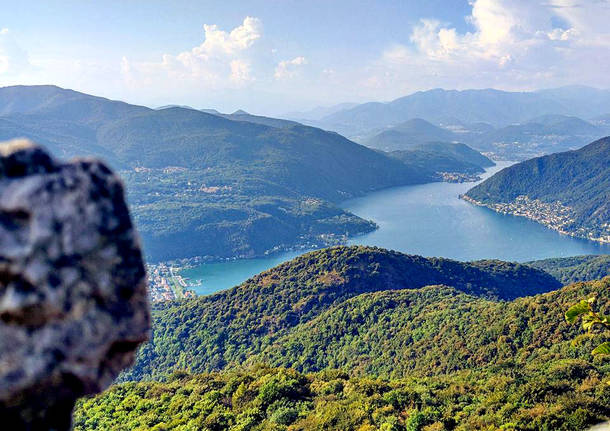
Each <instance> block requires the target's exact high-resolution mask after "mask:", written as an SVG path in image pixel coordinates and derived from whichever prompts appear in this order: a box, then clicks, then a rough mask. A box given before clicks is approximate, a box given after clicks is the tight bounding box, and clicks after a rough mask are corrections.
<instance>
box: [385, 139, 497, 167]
mask: <svg viewBox="0 0 610 431" xmlns="http://www.w3.org/2000/svg"><path fill="white" fill-rule="evenodd" d="M388 154H389V155H390V156H392V157H395V158H397V159H399V160H401V161H402V162H403V163H406V164H407V165H409V166H416V167H419V168H421V169H429V168H430V166H434V169H435V170H436V172H437V173H444V172H447V173H449V172H450V173H461V174H480V173H483V172H484V171H485V168H487V167H490V166H494V165H495V163H494V162H492V161H491V160H489V159H488V158H487V157H485V156H484V155H482V154H481V153H479V152H478V151H475V150H473V149H472V148H470V147H469V146H468V145H464V144H454V143H448V142H428V143H426V144H422V145H416V146H413V147H412V148H411V149H409V150H402V151H392V152H390V153H388Z"/></svg>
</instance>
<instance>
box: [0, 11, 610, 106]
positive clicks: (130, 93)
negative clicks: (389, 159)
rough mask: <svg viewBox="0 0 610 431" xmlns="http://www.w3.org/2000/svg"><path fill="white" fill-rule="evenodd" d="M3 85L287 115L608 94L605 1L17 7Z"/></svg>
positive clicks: (609, 35)
mask: <svg viewBox="0 0 610 431" xmlns="http://www.w3.org/2000/svg"><path fill="white" fill-rule="evenodd" d="M0 6H1V11H2V12H1V13H0V86H4V85H14V84H42V83H51V84H57V85H60V86H62V87H69V88H74V89H77V90H80V91H85V92H89V93H93V94H98V95H103V96H106V97H111V98H116V99H122V100H126V101H129V102H133V103H142V104H146V105H150V106H157V105H164V104H170V103H176V104H188V105H192V106H195V107H198V108H201V107H213V108H217V109H220V110H223V111H232V110H234V109H237V108H243V109H246V110H249V111H253V112H258V113H272V114H274V113H281V112H286V111H293V110H299V109H307V108H310V107H314V106H317V105H332V104H334V103H340V102H348V101H349V102H363V101H368V100H391V99H393V98H396V97H400V96H402V95H405V94H408V93H410V92H413V91H417V90H425V89H429V88H435V87H444V88H458V89H463V88H483V87H495V88H502V89H508V90H530V89H535V88H548V87H553V86H560V85H567V84H587V85H593V86H597V87H603V88H606V87H610V70H609V69H610V68H609V66H610V60H609V58H610V30H608V29H607V27H608V25H607V22H608V21H609V19H610V5H609V3H608V1H606V0H544V1H540V2H537V1H534V0H472V1H470V2H469V1H466V0H443V1H440V0H427V1H407V0H403V1H390V0H387V1H382V0H379V1H339V0H326V1H317V0H310V1H291V0H266V1H252V0H250V1H222V2H221V1H214V2H212V1H187V0H182V1H165V2H161V1H150V0H149V1H140V0H129V1H108V0H106V1H103V2H101V1H100V2H97V1H82V0H81V1H50V0H47V1H21V2H14V1H7V0H0Z"/></svg>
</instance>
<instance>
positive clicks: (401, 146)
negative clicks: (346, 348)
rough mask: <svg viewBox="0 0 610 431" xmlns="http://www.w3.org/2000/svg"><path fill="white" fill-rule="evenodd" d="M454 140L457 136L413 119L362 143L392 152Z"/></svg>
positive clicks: (418, 119)
mask: <svg viewBox="0 0 610 431" xmlns="http://www.w3.org/2000/svg"><path fill="white" fill-rule="evenodd" d="M456 139H457V136H456V135H455V134H454V133H453V132H451V131H449V130H446V129H443V128H440V127H437V126H435V125H433V124H431V123H429V122H428V121H426V120H422V119H421V118H414V119H412V120H409V121H406V122H404V123H401V124H398V125H396V126H394V127H392V128H390V129H388V130H384V131H382V132H380V133H378V134H376V135H374V136H371V137H370V138H367V139H364V140H363V141H362V143H363V144H364V145H366V146H367V147H370V148H377V149H380V150H384V151H394V150H406V149H409V148H412V147H413V146H416V145H422V144H425V143H428V142H435V141H441V142H452V141H455V140H456Z"/></svg>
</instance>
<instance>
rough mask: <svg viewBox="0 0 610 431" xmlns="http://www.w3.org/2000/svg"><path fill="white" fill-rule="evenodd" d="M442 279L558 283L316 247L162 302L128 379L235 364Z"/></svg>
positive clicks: (491, 268)
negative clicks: (346, 310)
mask: <svg viewBox="0 0 610 431" xmlns="http://www.w3.org/2000/svg"><path fill="white" fill-rule="evenodd" d="M431 284H445V285H449V286H452V287H454V288H455V289H457V290H459V291H461V292H466V293H468V294H471V295H477V296H482V297H486V298H501V299H512V298H516V297H519V296H524V295H531V294H535V293H540V292H546V291H549V290H553V289H556V288H558V287H559V286H560V283H559V282H558V281H557V280H555V279H554V278H552V277H551V276H550V275H548V274H546V273H544V272H543V271H540V270H536V269H534V268H531V267H527V266H524V265H519V264H513V263H507V262H500V261H479V262H471V263H461V262H456V261H452V260H448V259H434V258H430V259H426V258H423V257H419V256H409V255H405V254H402V253H397V252H391V251H387V250H383V249H377V248H368V247H335V248H329V249H324V250H320V251H317V252H312V253H308V254H305V255H303V256H300V257H298V258H296V259H294V260H293V261H290V262H287V263H284V264H282V265H280V266H278V267H276V268H273V269H271V270H269V271H266V272H263V273H261V274H259V275H257V276H255V277H253V278H252V279H250V280H248V281H247V282H245V283H244V284H242V285H241V286H238V287H235V288H233V289H229V290H227V291H224V292H220V293H218V294H215V295H212V296H206V297H199V298H197V299H195V300H192V301H187V302H183V303H170V304H164V305H160V306H159V307H158V308H157V310H156V311H155V315H156V319H155V325H154V328H153V335H152V339H151V341H150V342H149V343H148V344H146V346H144V347H143V348H142V349H141V350H140V353H139V355H138V360H137V363H136V365H135V367H134V368H133V369H132V370H131V371H130V372H129V373H128V374H127V376H126V377H127V378H143V377H149V376H158V375H162V374H163V373H165V372H168V371H170V370H172V369H177V368H182V367H188V368H189V369H192V370H194V371H206V370H217V369H223V368H227V367H234V366H235V365H236V364H239V363H241V362H243V361H244V360H246V359H247V358H248V357H250V356H252V355H255V354H257V353H260V352H261V351H262V350H263V349H264V348H265V347H268V346H270V345H271V343H272V342H273V341H274V340H277V339H278V338H279V337H281V336H282V335H285V334H287V333H289V332H290V331H292V330H293V329H294V328H296V327H297V326H298V325H300V324H306V323H307V322H309V321H312V320H313V319H315V318H316V317H318V316H320V315H321V314H322V313H324V312H325V311H327V310H329V309H330V308H332V307H333V306H335V305H339V304H341V303H343V302H344V301H346V300H348V299H349V298H353V297H355V296H358V295H361V294H364V293H371V292H379V291H387V290H395V289H416V288H420V287H423V286H426V285H431Z"/></svg>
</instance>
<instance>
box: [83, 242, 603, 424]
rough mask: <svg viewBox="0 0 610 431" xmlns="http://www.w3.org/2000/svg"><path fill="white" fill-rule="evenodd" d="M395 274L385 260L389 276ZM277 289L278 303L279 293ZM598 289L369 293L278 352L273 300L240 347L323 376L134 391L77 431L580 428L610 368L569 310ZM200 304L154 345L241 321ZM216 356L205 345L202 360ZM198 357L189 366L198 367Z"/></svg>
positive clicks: (103, 402)
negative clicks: (510, 295) (502, 294)
mask: <svg viewBox="0 0 610 431" xmlns="http://www.w3.org/2000/svg"><path fill="white" fill-rule="evenodd" d="M363 252H364V250H360V251H358V252H357V253H363ZM390 254H391V253H390ZM311 256H312V255H310V257H311ZM407 257H408V256H407ZM408 258H411V257H408ZM320 260H321V261H323V259H320ZM300 263H301V264H302V265H304V264H305V263H306V262H305V261H302V262H300ZM437 263H439V262H437ZM293 264H294V263H293ZM280 268H281V267H280ZM305 268H306V267H305V266H303V267H302V269H303V270H304V271H306V269H305ZM278 269H279V268H278ZM385 269H386V268H385V266H383V265H382V267H380V268H379V271H380V274H383V273H384V271H385ZM272 273H273V272H272V271H270V272H267V273H264V274H263V275H262V277H269V276H270V275H271V274H272ZM453 275H454V276H455V275H457V274H456V273H455V272H454V273H453ZM394 276H395V274H391V275H389V274H388V278H389V279H391V278H393V277H394ZM293 278H294V279H295V280H296V279H298V276H296V275H295V276H293ZM517 279H518V278H515V280H517ZM242 289H244V286H242ZM240 293H242V295H243V294H244V293H245V292H240ZM253 293H254V292H253ZM256 293H261V292H256ZM266 293H267V294H268V295H272V294H273V295H278V294H280V292H277V291H273V288H272V287H269V291H268V292H266ZM591 294H597V295H598V296H600V297H606V298H607V297H608V295H609V294H610V278H606V279H605V280H603V281H596V282H588V283H577V284H573V285H570V286H567V287H564V288H561V289H560V290H557V291H554V292H550V293H544V294H540V295H536V296H532V297H526V298H518V299H515V300H513V301H511V302H503V301H501V302H496V301H490V300H488V299H485V298H481V297H476V296H473V295H469V294H466V293H464V292H462V291H459V290H456V289H453V288H449V287H443V286H427V287H422V288H418V289H403V290H384V291H377V292H368V293H362V294H360V295H358V296H355V297H352V298H351V299H347V300H345V301H343V302H340V303H335V305H332V306H330V307H327V309H326V310H325V311H324V312H322V313H320V314H319V315H318V316H317V317H315V318H314V319H312V320H310V321H309V322H304V323H301V324H299V325H297V326H295V327H294V329H293V330H291V331H290V332H289V333H287V334H286V335H285V336H284V337H281V338H277V339H276V341H275V342H273V343H269V340H268V339H269V338H270V336H269V334H268V333H267V332H266V331H265V329H264V328H265V327H267V326H273V325H274V323H276V322H277V320H276V316H277V315H276V314H274V313H273V308H274V307H273V304H268V306H264V305H263V306H261V308H264V309H266V311H267V313H268V314H267V316H268V318H267V319H266V320H265V321H264V322H260V324H259V325H256V324H255V323H254V322H253V321H251V322H250V324H248V323H247V322H246V321H244V320H243V319H242V318H241V316H237V317H238V318H239V319H240V322H241V323H242V324H245V326H244V329H247V330H252V331H254V332H255V333H256V338H251V339H245V338H244V339H242V343H248V346H250V347H251V348H252V350H257V349H260V348H261V347H264V346H265V345H267V348H266V349H265V351H264V354H263V355H258V356H255V357H253V358H251V359H252V361H251V362H254V361H259V360H267V361H272V362H275V363H285V364H289V366H290V367H294V368H297V369H309V370H313V369H320V370H323V371H319V372H317V373H314V374H302V373H300V372H299V371H295V370H294V369H286V368H268V367H266V366H260V365H258V366H246V367H245V368H244V367H238V368H237V369H235V370H230V371H228V372H227V371H225V372H222V373H213V374H200V375H189V374H188V373H186V372H183V371H180V372H176V373H175V374H173V375H172V376H170V377H169V378H168V379H167V380H166V381H165V382H163V383H159V382H130V383H123V384H119V385H115V386H113V387H112V388H110V390H108V391H107V392H105V393H104V394H101V395H99V396H97V397H94V398H90V399H85V400H81V402H79V405H78V406H77V409H76V412H75V419H74V427H75V430H77V431H85V430H94V429H95V430H111V429H125V430H132V429H133V430H135V429H155V430H164V429H168V430H169V429H185V430H187V429H206V430H227V431H229V430H234V431H237V430H303V431H305V430H308V431H309V430H319V431H322V430H324V431H326V430H331V431H333V430H336V431H339V430H340V431H368V430H371V431H372V430H377V429H380V430H395V431H409V430H422V431H432V430H437V431H442V430H460V431H467V430H468V431H470V430H496V429H497V430H500V429H501V430H532V431H534V430H548V431H550V430H555V431H557V430H566V431H568V430H569V431H580V430H583V429H586V428H587V427H588V426H590V425H593V424H596V423H598V422H601V421H604V420H607V419H608V418H609V417H610V407H609V406H610V385H609V384H608V383H610V377H609V376H610V375H609V372H610V363H609V362H608V361H604V360H603V359H601V360H597V359H596V360H594V359H592V358H591V355H590V351H591V349H592V346H593V345H595V343H597V342H599V341H600V339H603V338H602V337H601V336H596V337H594V338H593V339H591V338H586V337H580V338H576V339H577V343H576V344H574V343H572V341H571V340H572V339H573V338H574V337H577V335H578V334H579V333H580V328H579V327H578V326H577V325H568V324H567V323H566V322H565V319H564V318H563V313H564V312H565V310H566V309H567V307H568V306H569V305H571V304H574V303H575V302H577V301H578V300H579V299H581V298H583V297H587V296H589V295H591ZM290 297H291V295H290V294H288V295H286V296H285V298H286V299H288V298H290ZM259 301H261V302H262V303H265V302H266V301H264V300H261V299H260V298H259ZM193 304H195V305H194V306H192V308H189V310H190V311H191V312H192V313H193V314H198V315H197V316H193V317H192V318H191V319H183V320H182V323H181V324H180V325H179V326H175V325H174V326H172V325H171V324H169V323H170V322H169V321H167V320H163V317H162V315H160V314H157V316H156V319H157V326H156V328H155V334H154V335H155V338H157V337H158V336H159V334H164V335H165V336H172V335H171V334H181V335H182V336H183V340H185V338H184V337H186V334H188V333H189V332H197V333H199V334H203V333H205V332H206V328H207V325H206V324H207V323H209V318H208V317H207V315H206V314H204V310H208V309H211V310H210V312H209V313H210V314H214V315H215V316H216V318H217V319H218V320H223V319H226V318H227V317H229V313H227V309H224V311H223V310H222V309H221V308H219V307H215V306H213V305H212V304H209V305H210V307H206V308H205V309H201V308H200V307H199V306H198V305H197V304H196V303H195V302H193V303H191V305H193ZM187 306H188V303H184V304H182V305H173V306H171V307H169V308H167V309H166V310H165V312H168V311H169V310H170V309H176V308H180V307H187ZM197 310H198V311H197ZM602 311H605V312H608V310H607V307H606V309H605V310H602ZM159 319H162V320H161V322H162V323H163V324H162V325H160V324H159ZM199 319H202V320H204V322H205V323H204V324H202V325H200V324H199ZM263 323H266V324H267V325H264V324H263ZM226 326H227V327H226V329H225V330H218V331H217V336H216V341H217V346H218V350H217V353H218V354H223V353H226V351H231V350H232V349H234V348H235V347H234V346H230V345H228V344H226V343H225V344H224V349H227V350H224V349H223V348H221V347H220V343H222V342H226V340H230V339H231V337H232V336H233V335H234V334H235V332H234V328H231V327H230V326H229V325H226ZM174 331H176V332H174ZM153 342H154V339H153ZM159 347H161V346H159ZM186 348H189V346H188V345H187V347H186ZM211 348H213V346H210V345H204V346H202V347H201V349H200V350H198V351H197V352H195V353H196V354H197V356H199V355H205V354H206V352H207V351H208V350H209V349H211ZM308 358H309V360H308ZM180 359H181V358H174V361H175V360H180ZM196 359H197V358H196V357H193V358H191V361H187V362H183V363H180V364H179V365H180V366H181V368H191V369H196V368H197V366H196V364H195V363H193V362H192V361H193V360H196ZM154 363H155V365H156V366H158V367H159V366H163V365H164V362H158V361H155V362H154ZM332 368H335V369H338V370H333V369H332ZM367 373H370V374H367ZM379 375H381V376H384V377H381V378H380V377H377V376H379ZM389 376H395V377H394V378H392V379H388V378H387V377H389Z"/></svg>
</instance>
